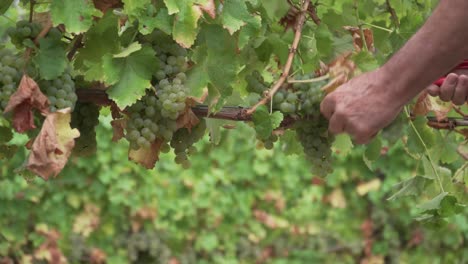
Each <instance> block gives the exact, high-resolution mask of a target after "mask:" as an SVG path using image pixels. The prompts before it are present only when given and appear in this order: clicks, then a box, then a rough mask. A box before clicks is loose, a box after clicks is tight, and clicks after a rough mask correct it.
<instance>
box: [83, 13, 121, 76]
mask: <svg viewBox="0 0 468 264" xmlns="http://www.w3.org/2000/svg"><path fill="white" fill-rule="evenodd" d="M119 49H120V42H119V32H118V18H117V17H116V16H114V15H112V13H107V14H106V16H104V18H102V19H100V20H99V22H98V23H97V24H96V25H94V26H92V27H91V29H90V30H89V31H88V32H87V33H86V41H85V43H84V47H83V48H81V49H80V50H79V52H78V54H77V56H76V60H75V67H76V68H77V69H81V70H82V71H83V72H84V73H85V79H86V80H88V81H103V78H104V76H105V73H104V70H103V65H102V64H103V62H102V59H103V57H104V56H105V55H107V54H115V53H117V52H119Z"/></svg>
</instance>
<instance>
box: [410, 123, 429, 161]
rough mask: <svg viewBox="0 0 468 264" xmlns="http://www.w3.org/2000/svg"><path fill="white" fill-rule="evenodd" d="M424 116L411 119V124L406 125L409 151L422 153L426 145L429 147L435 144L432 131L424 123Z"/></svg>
mask: <svg viewBox="0 0 468 264" xmlns="http://www.w3.org/2000/svg"><path fill="white" fill-rule="evenodd" d="M426 122H427V120H426V119H425V118H424V117H418V118H416V119H415V120H414V121H413V126H409V127H408V131H407V133H408V142H407V146H408V150H409V151H410V152H411V153H416V154H420V153H424V152H425V151H426V147H427V148H428V149H431V148H432V147H433V146H434V145H435V136H434V133H433V131H432V130H431V129H430V128H429V127H428V126H427V125H426Z"/></svg>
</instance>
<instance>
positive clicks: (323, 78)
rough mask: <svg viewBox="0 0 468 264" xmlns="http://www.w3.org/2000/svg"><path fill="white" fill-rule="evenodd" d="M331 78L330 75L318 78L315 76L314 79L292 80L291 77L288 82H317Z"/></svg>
mask: <svg viewBox="0 0 468 264" xmlns="http://www.w3.org/2000/svg"><path fill="white" fill-rule="evenodd" d="M329 78H330V75H328V74H327V75H324V76H320V77H317V78H313V79H310V80H291V79H289V80H288V83H317V82H322V81H326V80H328V79H329Z"/></svg>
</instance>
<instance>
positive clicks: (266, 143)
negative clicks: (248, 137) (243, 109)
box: [259, 134, 279, 150]
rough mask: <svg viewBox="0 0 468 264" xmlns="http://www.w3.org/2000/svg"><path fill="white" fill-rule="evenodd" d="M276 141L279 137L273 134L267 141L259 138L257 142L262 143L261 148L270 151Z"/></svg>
mask: <svg viewBox="0 0 468 264" xmlns="http://www.w3.org/2000/svg"><path fill="white" fill-rule="evenodd" d="M278 139H279V137H278V136H277V135H273V134H272V135H271V136H270V137H269V138H267V139H260V138H259V140H260V141H262V142H263V147H265V149H268V150H272V149H273V148H274V147H275V143H276V142H277V141H278Z"/></svg>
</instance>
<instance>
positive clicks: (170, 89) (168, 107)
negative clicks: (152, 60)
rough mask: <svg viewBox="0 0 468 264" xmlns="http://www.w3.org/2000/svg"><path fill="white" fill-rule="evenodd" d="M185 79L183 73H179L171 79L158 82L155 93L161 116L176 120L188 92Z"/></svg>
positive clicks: (182, 108) (182, 109) (183, 107)
mask: <svg viewBox="0 0 468 264" xmlns="http://www.w3.org/2000/svg"><path fill="white" fill-rule="evenodd" d="M186 80H187V76H186V75H185V73H179V74H177V75H176V76H175V78H174V79H172V80H170V79H163V80H161V81H160V82H159V85H158V86H157V95H158V98H159V100H158V105H159V107H160V108H161V115H162V117H164V118H169V119H172V120H177V118H178V117H179V115H180V114H181V113H182V112H183V111H184V109H185V101H186V100H187V96H188V93H189V89H188V87H186V86H185V81H186Z"/></svg>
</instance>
